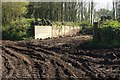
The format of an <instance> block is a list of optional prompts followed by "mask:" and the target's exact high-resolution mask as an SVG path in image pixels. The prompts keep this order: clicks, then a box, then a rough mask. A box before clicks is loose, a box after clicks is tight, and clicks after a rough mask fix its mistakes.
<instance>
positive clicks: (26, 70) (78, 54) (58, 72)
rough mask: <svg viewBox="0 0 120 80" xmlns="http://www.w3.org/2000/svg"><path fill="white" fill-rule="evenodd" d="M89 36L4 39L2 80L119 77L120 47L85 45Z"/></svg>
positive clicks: (75, 79) (73, 79) (61, 79)
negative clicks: (96, 47)
mask: <svg viewBox="0 0 120 80" xmlns="http://www.w3.org/2000/svg"><path fill="white" fill-rule="evenodd" d="M90 39H91V37H90V36H76V37H65V38H55V39H49V40H31V41H2V46H1V48H2V54H1V55H2V79H4V80H6V79H13V78H14V79H21V78H22V79H31V80H54V79H56V80H66V79H72V80H79V79H86V80H88V79H93V78H99V79H106V78H107V79H110V78H116V79H120V48H112V49H105V48H104V49H94V48H91V49H89V48H88V49H87V46H86V47H84V46H82V45H84V43H86V42H87V41H88V40H90ZM83 47H84V48H83ZM89 47H90V46H89Z"/></svg>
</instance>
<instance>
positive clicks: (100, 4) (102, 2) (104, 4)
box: [94, 0, 113, 10]
mask: <svg viewBox="0 0 120 80" xmlns="http://www.w3.org/2000/svg"><path fill="white" fill-rule="evenodd" d="M94 1H95V2H96V5H95V8H96V9H97V10H99V9H100V8H106V9H109V10H112V1H113V0H94Z"/></svg>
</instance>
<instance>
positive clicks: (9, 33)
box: [2, 19, 33, 40]
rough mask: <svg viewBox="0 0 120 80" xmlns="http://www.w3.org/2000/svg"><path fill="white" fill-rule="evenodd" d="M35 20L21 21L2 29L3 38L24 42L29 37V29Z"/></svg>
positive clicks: (11, 23) (13, 22)
mask: <svg viewBox="0 0 120 80" xmlns="http://www.w3.org/2000/svg"><path fill="white" fill-rule="evenodd" d="M32 21H33V19H21V20H17V21H12V22H10V25H5V26H3V27H2V37H3V39H8V40H23V39H24V38H27V37H28V35H29V34H28V32H27V31H28V29H29V28H30V23H31V22H32Z"/></svg>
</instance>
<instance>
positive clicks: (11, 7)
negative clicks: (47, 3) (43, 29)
mask: <svg viewBox="0 0 120 80" xmlns="http://www.w3.org/2000/svg"><path fill="white" fill-rule="evenodd" d="M27 4H28V3H26V2H3V3H2V16H3V17H2V22H3V25H5V24H9V23H10V22H11V21H15V20H17V19H21V18H22V17H24V15H25V14H26V6H27Z"/></svg>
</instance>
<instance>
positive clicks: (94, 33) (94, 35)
mask: <svg viewBox="0 0 120 80" xmlns="http://www.w3.org/2000/svg"><path fill="white" fill-rule="evenodd" d="M98 26H99V24H98V22H94V23H93V39H94V40H98V38H99V34H98Z"/></svg>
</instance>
